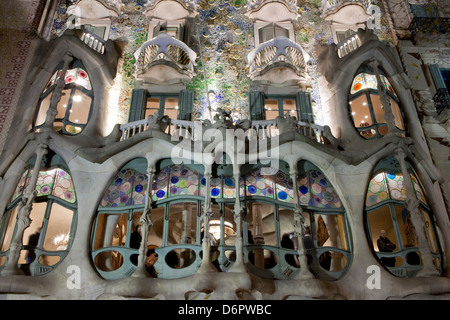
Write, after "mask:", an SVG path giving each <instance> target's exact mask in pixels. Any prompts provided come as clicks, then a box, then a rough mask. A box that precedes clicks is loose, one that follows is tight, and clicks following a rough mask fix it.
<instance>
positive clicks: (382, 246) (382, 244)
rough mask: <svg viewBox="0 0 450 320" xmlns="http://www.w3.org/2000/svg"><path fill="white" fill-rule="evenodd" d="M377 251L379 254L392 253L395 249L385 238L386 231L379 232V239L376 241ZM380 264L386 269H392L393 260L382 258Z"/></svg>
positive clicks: (392, 258) (391, 258)
mask: <svg viewBox="0 0 450 320" xmlns="http://www.w3.org/2000/svg"><path fill="white" fill-rule="evenodd" d="M377 245H378V249H379V250H380V251H381V252H394V250H395V248H396V247H397V246H396V245H395V244H394V243H392V241H391V240H389V238H388V237H386V231H385V230H381V231H380V237H379V238H378V240H377ZM381 262H382V263H383V264H384V265H385V266H386V267H394V266H395V258H394V257H390V258H387V257H382V258H381Z"/></svg>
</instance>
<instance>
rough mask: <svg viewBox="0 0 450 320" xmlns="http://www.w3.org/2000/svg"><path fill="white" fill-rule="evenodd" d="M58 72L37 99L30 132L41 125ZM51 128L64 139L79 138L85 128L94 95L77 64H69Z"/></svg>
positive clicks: (86, 77)
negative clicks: (68, 136) (65, 136)
mask: <svg viewBox="0 0 450 320" xmlns="http://www.w3.org/2000/svg"><path fill="white" fill-rule="evenodd" d="M61 72H62V68H61V67H60V68H58V69H57V70H56V71H55V73H54V74H53V76H52V77H51V78H50V80H49V82H48V83H47V85H46V87H45V89H44V91H43V92H42V94H41V97H40V99H39V103H38V108H37V110H36V114H35V118H34V124H33V130H34V131H37V132H39V129H40V128H41V127H42V125H43V124H44V123H45V120H46V117H47V111H48V109H49V107H50V103H51V99H52V97H53V94H54V92H55V88H56V82H57V80H58V79H59V78H60V77H61ZM62 93H63V95H62V96H61V99H60V101H59V102H58V105H57V106H56V109H57V114H56V117H55V120H54V122H53V128H54V129H55V130H56V131H57V132H60V133H63V134H68V135H76V134H79V133H80V132H81V131H83V129H84V128H85V127H86V124H87V123H88V121H89V116H90V113H91V109H92V103H93V100H94V99H93V96H94V91H93V89H92V83H91V80H90V78H89V75H88V73H87V71H86V69H85V68H84V66H83V64H82V63H81V61H79V60H76V61H74V62H72V63H71V65H70V66H69V69H68V70H67V72H66V75H65V86H64V88H63V90H62Z"/></svg>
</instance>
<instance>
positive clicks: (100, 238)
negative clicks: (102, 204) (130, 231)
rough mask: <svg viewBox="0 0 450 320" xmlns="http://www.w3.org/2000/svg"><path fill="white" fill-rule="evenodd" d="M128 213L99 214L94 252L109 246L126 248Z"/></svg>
mask: <svg viewBox="0 0 450 320" xmlns="http://www.w3.org/2000/svg"><path fill="white" fill-rule="evenodd" d="M127 217H128V214H127V213H122V214H108V213H102V214H99V216H98V220H97V232H96V234H95V240H94V250H96V249H101V248H105V247H109V246H119V247H120V246H124V245H125V241H126V234H127Z"/></svg>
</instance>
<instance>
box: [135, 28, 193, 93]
mask: <svg viewBox="0 0 450 320" xmlns="http://www.w3.org/2000/svg"><path fill="white" fill-rule="evenodd" d="M134 55H135V58H136V80H138V81H142V82H144V83H149V84H160V85H167V84H179V83H184V82H186V81H189V80H191V79H192V77H193V76H194V66H195V65H196V63H195V59H196V58H197V54H196V53H195V52H194V51H193V50H191V49H190V48H189V47H188V46H187V45H186V44H184V43H183V42H182V41H180V40H177V39H175V38H173V37H171V36H170V35H168V34H165V33H162V34H159V35H158V36H156V37H155V38H153V39H151V40H149V41H147V42H145V43H144V44H143V45H142V46H141V47H140V48H139V49H138V50H137V51H136V52H135V54H134Z"/></svg>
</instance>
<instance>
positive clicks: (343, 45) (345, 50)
mask: <svg viewBox="0 0 450 320" xmlns="http://www.w3.org/2000/svg"><path fill="white" fill-rule="evenodd" d="M361 45H362V43H361V39H360V38H359V36H358V34H357V33H355V34H354V35H351V36H350V37H348V38H345V39H344V40H342V41H341V42H339V43H338V44H337V45H336V47H337V52H338V56H339V58H342V57H344V56H346V55H347V54H349V53H350V52H353V51H355V50H356V49H358V48H359V47H361Z"/></svg>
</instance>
